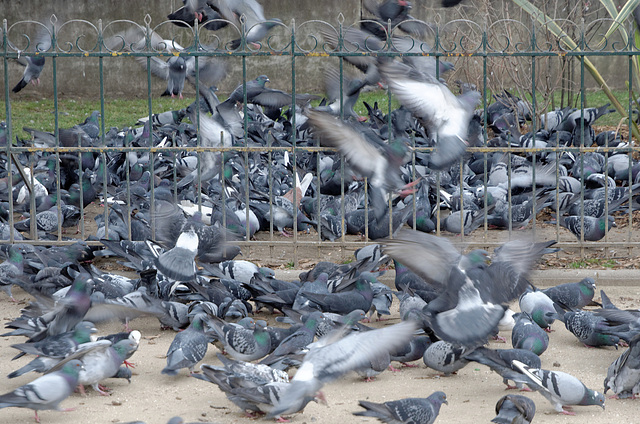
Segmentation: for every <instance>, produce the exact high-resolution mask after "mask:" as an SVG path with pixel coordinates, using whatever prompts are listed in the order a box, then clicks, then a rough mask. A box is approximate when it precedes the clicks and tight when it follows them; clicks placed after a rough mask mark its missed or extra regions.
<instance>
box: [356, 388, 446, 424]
mask: <svg viewBox="0 0 640 424" xmlns="http://www.w3.org/2000/svg"><path fill="white" fill-rule="evenodd" d="M443 403H446V404H448V402H447V395H446V394H444V392H434V393H432V394H431V395H429V397H426V398H405V399H399V400H392V401H389V402H384V403H374V402H368V401H365V400H360V401H358V404H359V405H360V406H361V407H363V408H364V409H366V411H358V412H354V413H353V415H357V416H361V417H374V418H377V419H378V420H380V422H383V423H396V424H400V423H407V424H410V423H414V424H417V423H420V424H432V423H433V422H434V421H435V420H436V418H437V417H438V414H439V413H440V407H441V406H442V404H443Z"/></svg>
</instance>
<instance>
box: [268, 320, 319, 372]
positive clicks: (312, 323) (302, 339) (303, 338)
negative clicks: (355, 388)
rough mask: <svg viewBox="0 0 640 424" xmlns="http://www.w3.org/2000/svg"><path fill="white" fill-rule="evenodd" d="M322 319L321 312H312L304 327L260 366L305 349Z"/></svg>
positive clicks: (281, 344) (285, 341)
mask: <svg viewBox="0 0 640 424" xmlns="http://www.w3.org/2000/svg"><path fill="white" fill-rule="evenodd" d="M321 319H322V313H321V312H317V311H316V312H312V313H311V314H310V315H309V316H308V317H307V320H306V321H305V323H304V325H303V326H302V327H300V328H299V329H298V330H297V331H296V332H294V333H293V334H291V335H290V336H289V337H287V338H286V339H284V340H283V341H282V342H281V343H280V345H278V346H277V347H276V348H275V350H274V351H273V352H272V353H271V354H270V355H269V356H267V357H266V358H264V359H263V360H262V361H260V363H261V364H264V365H271V364H273V363H274V362H276V361H278V360H279V359H280V358H281V357H282V356H284V355H289V354H292V353H298V352H300V351H301V350H303V349H305V348H306V347H307V346H308V345H309V344H310V343H312V342H313V338H314V337H315V334H316V329H317V327H318V324H319V323H320V320H321Z"/></svg>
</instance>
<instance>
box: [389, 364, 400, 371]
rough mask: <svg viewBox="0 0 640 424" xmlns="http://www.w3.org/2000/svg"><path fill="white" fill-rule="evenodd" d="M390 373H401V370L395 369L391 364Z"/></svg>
mask: <svg viewBox="0 0 640 424" xmlns="http://www.w3.org/2000/svg"><path fill="white" fill-rule="evenodd" d="M389 371H391V372H400V371H401V370H399V369H398V368H394V366H393V365H391V364H389Z"/></svg>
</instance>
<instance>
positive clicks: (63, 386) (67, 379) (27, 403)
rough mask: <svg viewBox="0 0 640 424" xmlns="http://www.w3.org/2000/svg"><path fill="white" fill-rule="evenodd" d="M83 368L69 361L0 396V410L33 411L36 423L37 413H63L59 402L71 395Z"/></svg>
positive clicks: (75, 360)
mask: <svg viewBox="0 0 640 424" xmlns="http://www.w3.org/2000/svg"><path fill="white" fill-rule="evenodd" d="M83 368H84V367H83V365H82V362H80V361H79V360H77V359H74V360H71V361H69V362H67V363H66V364H64V366H63V367H62V369H60V370H58V371H55V372H52V373H50V374H46V375H43V376H42V377H39V378H37V379H35V380H34V381H32V382H31V383H29V384H25V385H24V386H21V387H18V388H17V389H15V390H14V391H12V392H9V393H6V394H4V395H2V396H0V408H7V407H9V406H14V407H17V408H29V409H33V410H34V411H35V413H36V421H37V422H40V417H38V411H43V410H47V409H55V410H58V411H64V409H61V408H60V402H62V401H63V400H65V399H66V398H68V397H69V395H71V393H73V390H74V389H75V388H76V385H77V384H78V376H79V374H80V371H81V370H82V369H83Z"/></svg>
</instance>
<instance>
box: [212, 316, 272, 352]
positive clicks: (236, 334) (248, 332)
mask: <svg viewBox="0 0 640 424" xmlns="http://www.w3.org/2000/svg"><path fill="white" fill-rule="evenodd" d="M244 322H247V326H246V327H245V326H243V325H242V323H244ZM210 324H211V326H212V329H213V332H214V333H215V335H216V337H217V338H218V340H219V341H220V343H222V344H223V345H224V350H225V351H226V352H227V353H228V354H229V355H230V356H231V357H233V358H234V359H237V360H240V361H255V360H257V359H260V358H263V357H264V356H266V355H267V354H268V353H269V351H271V337H270V336H269V333H268V332H267V331H265V330H264V329H263V328H262V327H261V326H259V325H258V326H256V324H255V321H254V320H253V319H252V318H248V317H247V318H244V319H242V320H240V321H239V322H238V324H234V323H225V322H224V321H222V320H216V319H214V320H212V321H210ZM247 327H248V328H247Z"/></svg>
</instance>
